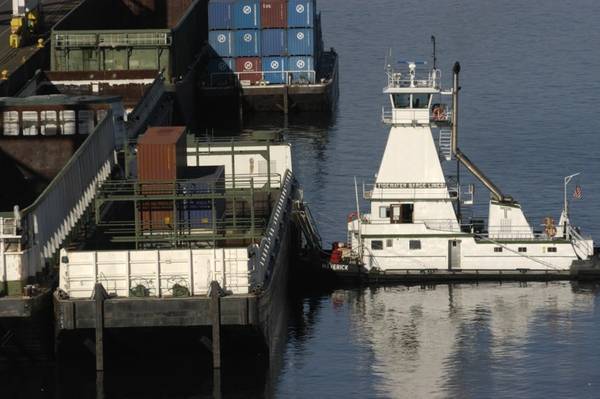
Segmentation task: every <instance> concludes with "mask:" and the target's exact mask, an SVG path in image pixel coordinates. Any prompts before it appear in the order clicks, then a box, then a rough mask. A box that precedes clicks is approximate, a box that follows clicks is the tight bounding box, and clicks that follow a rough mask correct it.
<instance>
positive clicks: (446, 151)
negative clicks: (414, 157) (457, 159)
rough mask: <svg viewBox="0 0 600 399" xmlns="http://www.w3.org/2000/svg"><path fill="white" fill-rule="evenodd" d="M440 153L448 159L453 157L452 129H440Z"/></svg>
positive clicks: (441, 156)
mask: <svg viewBox="0 0 600 399" xmlns="http://www.w3.org/2000/svg"><path fill="white" fill-rule="evenodd" d="M438 153H439V155H440V158H444V159H445V160H446V161H450V160H451V159H452V130H450V129H440V136H439V138H438Z"/></svg>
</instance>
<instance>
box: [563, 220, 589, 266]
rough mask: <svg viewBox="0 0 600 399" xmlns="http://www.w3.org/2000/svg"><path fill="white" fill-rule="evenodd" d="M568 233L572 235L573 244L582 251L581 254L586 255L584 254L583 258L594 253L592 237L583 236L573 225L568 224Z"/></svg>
mask: <svg viewBox="0 0 600 399" xmlns="http://www.w3.org/2000/svg"><path fill="white" fill-rule="evenodd" d="M567 235H568V236H570V237H571V240H572V242H573V245H574V246H575V247H576V248H577V249H579V250H580V251H581V252H582V254H581V255H584V256H582V257H583V258H585V257H588V256H592V255H593V254H594V246H593V244H592V243H593V241H592V237H584V236H582V235H581V234H580V233H579V232H578V231H577V230H576V229H574V228H573V227H572V226H571V225H569V226H568V229H567Z"/></svg>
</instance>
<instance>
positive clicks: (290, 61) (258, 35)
mask: <svg viewBox="0 0 600 399" xmlns="http://www.w3.org/2000/svg"><path fill="white" fill-rule="evenodd" d="M315 6H316V2H315V0H210V2H209V4H208V13H209V18H208V27H209V30H210V31H209V43H210V45H211V47H212V49H213V50H214V51H213V53H212V59H211V60H210V62H209V65H208V73H209V76H210V84H211V85H213V86H219V85H229V84H231V83H232V79H233V78H234V76H236V77H237V79H239V81H240V83H241V84H242V85H258V84H267V85H269V84H271V85H273V84H309V83H314V82H315V77H316V73H315V60H317V59H318V56H319V54H320V51H321V49H322V46H321V44H320V43H321V33H320V32H321V29H320V18H319V16H318V14H317V13H316V10H315Z"/></svg>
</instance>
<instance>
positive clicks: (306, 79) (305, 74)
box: [210, 70, 317, 86]
mask: <svg viewBox="0 0 600 399" xmlns="http://www.w3.org/2000/svg"><path fill="white" fill-rule="evenodd" d="M257 75H261V78H260V79H256V78H257ZM316 76H317V75H316V71H314V70H306V71H302V70H293V71H279V72H263V71H255V72H233V71H230V72H215V73H211V74H210V86H223V85H224V84H223V83H224V82H226V83H228V85H233V84H235V83H236V82H240V83H241V84H242V86H248V85H250V82H255V83H253V85H254V86H267V85H278V84H279V85H284V84H285V85H310V84H315V80H316ZM269 78H271V79H269Z"/></svg>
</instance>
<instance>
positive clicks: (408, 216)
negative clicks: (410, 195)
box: [390, 204, 414, 223]
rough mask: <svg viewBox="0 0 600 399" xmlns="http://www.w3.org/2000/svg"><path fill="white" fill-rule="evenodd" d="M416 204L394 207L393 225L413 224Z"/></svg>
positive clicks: (391, 220)
mask: <svg viewBox="0 0 600 399" xmlns="http://www.w3.org/2000/svg"><path fill="white" fill-rule="evenodd" d="M413 212H414V204H396V205H392V212H391V213H392V214H391V217H390V222H391V223H413Z"/></svg>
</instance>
